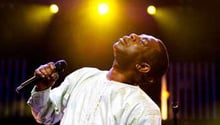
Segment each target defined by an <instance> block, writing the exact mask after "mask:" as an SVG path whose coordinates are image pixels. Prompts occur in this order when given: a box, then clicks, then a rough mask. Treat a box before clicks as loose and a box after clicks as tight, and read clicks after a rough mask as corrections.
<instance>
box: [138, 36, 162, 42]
mask: <svg viewBox="0 0 220 125" xmlns="http://www.w3.org/2000/svg"><path fill="white" fill-rule="evenodd" d="M139 37H140V38H141V39H145V40H147V41H155V42H156V41H158V39H157V38H155V37H153V36H150V35H146V34H141V35H139Z"/></svg>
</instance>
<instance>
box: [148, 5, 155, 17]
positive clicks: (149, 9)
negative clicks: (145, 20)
mask: <svg viewBox="0 0 220 125" xmlns="http://www.w3.org/2000/svg"><path fill="white" fill-rule="evenodd" d="M156 12H157V9H156V7H155V6H153V5H150V6H148V7H147V13H148V14H150V15H155V14H156Z"/></svg>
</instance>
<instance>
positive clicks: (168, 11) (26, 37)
mask: <svg viewBox="0 0 220 125" xmlns="http://www.w3.org/2000/svg"><path fill="white" fill-rule="evenodd" d="M87 2H88V1H81V0H1V1H0V60H2V62H4V65H9V64H8V63H9V62H10V61H12V63H13V61H18V62H21V63H22V61H23V62H24V63H25V66H26V69H25V72H26V73H25V74H26V75H25V77H23V79H19V80H18V81H17V85H18V84H19V83H21V82H22V80H24V79H27V78H29V77H31V76H32V74H33V71H34V69H35V68H37V67H38V66H39V65H41V64H44V63H47V62H49V61H57V60H59V59H64V60H66V61H67V62H68V68H67V69H66V71H65V73H64V74H63V76H65V75H66V74H68V73H70V72H72V71H74V70H75V69H77V68H80V67H83V66H93V67H98V68H100V69H106V70H107V69H109V68H110V67H111V63H112V59H113V58H112V44H113V43H114V42H115V41H117V40H118V38H120V37H121V36H123V35H128V34H130V33H137V34H141V33H145V34H151V35H154V36H156V37H158V38H160V39H161V40H162V41H163V42H164V43H165V44H166V45H167V48H168V51H169V54H170V62H171V63H172V64H174V63H176V62H180V63H191V62H195V63H200V62H201V63H213V64H214V65H215V74H216V79H215V82H216V85H217V86H216V90H217V93H216V97H217V102H216V104H217V110H219V108H218V107H219V104H218V103H219V92H218V88H219V85H218V83H219V62H220V60H219V51H220V49H219V45H220V43H219V42H220V35H219V32H218V30H219V29H220V26H219V22H220V14H219V7H220V1H219V0H209V1H207V0H151V1H147V0H121V1H114V2H115V3H117V6H116V8H117V9H115V10H114V11H115V12H114V13H115V14H116V15H117V17H116V18H115V19H114V20H113V21H109V22H108V23H106V24H104V23H103V22H104V21H105V20H102V19H99V18H96V19H95V21H92V20H90V19H88V18H87V16H88V15H89V14H87V13H88V12H85V9H86V8H88V6H87ZM51 3H56V4H57V5H58V6H59V9H60V10H59V13H57V14H55V15H53V16H52V17H51V18H50V20H49V21H48V22H47V23H45V24H44V23H43V22H44V19H43V17H40V19H39V18H35V16H36V15H35V14H31V11H30V9H29V7H32V5H37V6H38V5H39V6H47V5H49V4H51ZM150 4H154V5H155V6H157V7H158V13H159V11H160V12H164V13H165V14H164V15H163V16H159V17H156V16H155V17H154V16H151V15H148V14H147V13H146V7H147V6H148V5H150ZM160 8H161V9H160ZM34 12H35V13H36V11H34ZM27 13H30V15H28V16H27V15H26V14H27ZM41 18H42V19H41ZM94 22H96V23H97V22H99V23H103V24H104V25H103V24H100V25H98V26H97V24H95V23H94ZM12 70H13V71H14V69H13V68H12ZM2 77H3V76H2ZM2 79H4V78H2ZM61 80H62V78H61ZM159 88H160V87H158V86H157V87H156V88H155V87H154V89H151V90H153V91H154V90H155V89H159ZM8 89H11V88H8ZM5 91H11V90H4V92H5ZM30 91H31V87H30V88H27V90H26V92H25V94H24V95H23V97H24V99H25V100H27V98H28V96H29V92H30ZM2 93H3V92H2ZM151 93H152V96H155V100H157V102H158V104H159V101H158V95H159V93H155V91H154V92H151ZM3 95H4V94H3ZM9 97H10V96H9ZM16 97H17V98H21V97H20V95H16ZM9 102H10V101H9ZM2 103H4V102H2ZM2 105H4V104H2ZM26 108H28V107H26ZM27 110H29V109H27ZM27 112H28V111H27ZM218 113H219V111H217V115H218ZM218 118H219V117H217V118H210V119H211V121H210V119H207V120H205V122H204V121H203V120H201V119H199V120H197V119H193V120H192V119H190V118H189V119H187V120H185V121H183V122H181V123H180V124H198V123H199V124H207V123H209V124H217V122H218V120H217V119H218ZM180 119H181V118H180ZM1 121H2V122H6V123H11V121H13V122H16V121H17V122H21V123H24V122H25V123H30V124H36V123H35V121H34V120H33V118H32V117H31V116H30V114H28V113H27V115H24V116H20V115H17V114H16V115H6V116H2V117H1ZM189 121H190V122H189ZM201 121H202V122H201ZM164 124H173V123H172V119H170V120H168V121H164Z"/></svg>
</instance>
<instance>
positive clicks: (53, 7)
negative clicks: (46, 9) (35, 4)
mask: <svg viewBox="0 0 220 125" xmlns="http://www.w3.org/2000/svg"><path fill="white" fill-rule="evenodd" d="M58 11H59V7H58V6H57V5H56V4H51V5H50V12H51V13H57V12H58Z"/></svg>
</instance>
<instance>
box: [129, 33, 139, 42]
mask: <svg viewBox="0 0 220 125" xmlns="http://www.w3.org/2000/svg"><path fill="white" fill-rule="evenodd" d="M130 37H131V39H132V40H133V41H137V40H140V38H139V36H138V35H137V34H135V33H131V34H130Z"/></svg>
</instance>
